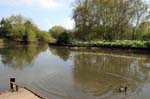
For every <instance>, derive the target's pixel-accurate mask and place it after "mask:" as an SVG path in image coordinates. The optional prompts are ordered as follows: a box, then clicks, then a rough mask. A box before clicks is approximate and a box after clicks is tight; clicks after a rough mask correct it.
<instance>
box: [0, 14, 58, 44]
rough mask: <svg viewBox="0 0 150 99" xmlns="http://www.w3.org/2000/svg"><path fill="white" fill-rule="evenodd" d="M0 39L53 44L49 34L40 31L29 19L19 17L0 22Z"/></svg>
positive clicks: (11, 17)
mask: <svg viewBox="0 0 150 99" xmlns="http://www.w3.org/2000/svg"><path fill="white" fill-rule="evenodd" d="M0 38H1V39H4V40H7V41H21V42H54V41H55V39H54V38H53V37H52V36H51V34H50V33H49V32H46V31H41V30H40V29H39V28H38V27H37V26H36V25H35V24H34V23H33V22H32V21H31V20H30V19H27V18H24V17H23V16H21V15H16V16H10V17H8V18H5V19H4V18H3V19H2V20H1V22H0Z"/></svg>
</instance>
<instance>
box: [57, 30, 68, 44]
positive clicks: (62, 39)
mask: <svg viewBox="0 0 150 99" xmlns="http://www.w3.org/2000/svg"><path fill="white" fill-rule="evenodd" d="M69 42H70V34H69V33H66V32H64V33H62V34H60V35H59V37H58V39H57V44H68V43H69Z"/></svg>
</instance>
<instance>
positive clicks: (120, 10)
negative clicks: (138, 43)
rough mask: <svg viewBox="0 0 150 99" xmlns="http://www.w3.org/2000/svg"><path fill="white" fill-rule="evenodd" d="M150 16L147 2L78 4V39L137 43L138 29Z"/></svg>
mask: <svg viewBox="0 0 150 99" xmlns="http://www.w3.org/2000/svg"><path fill="white" fill-rule="evenodd" d="M149 15H150V14H149V6H148V4H147V3H146V2H144V1H143V0H76V2H75V6H74V14H73V18H74V20H75V26H76V38H77V39H80V40H93V39H101V40H122V39H135V38H134V37H135V35H136V33H137V27H138V26H139V24H140V23H141V22H143V21H145V20H148V19H149Z"/></svg>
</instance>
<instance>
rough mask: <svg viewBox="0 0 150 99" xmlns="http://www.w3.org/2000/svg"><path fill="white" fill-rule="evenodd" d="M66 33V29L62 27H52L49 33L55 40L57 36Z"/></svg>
mask: <svg viewBox="0 0 150 99" xmlns="http://www.w3.org/2000/svg"><path fill="white" fill-rule="evenodd" d="M65 31H66V29H65V28H64V27H62V26H53V27H52V28H51V29H50V30H49V32H50V33H51V34H52V36H53V37H54V38H55V39H57V38H58V36H59V35H60V34H62V33H64V32H65Z"/></svg>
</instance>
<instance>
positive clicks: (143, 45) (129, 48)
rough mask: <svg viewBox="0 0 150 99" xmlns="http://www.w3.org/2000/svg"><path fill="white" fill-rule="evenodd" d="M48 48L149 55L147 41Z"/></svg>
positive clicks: (106, 42)
mask: <svg viewBox="0 0 150 99" xmlns="http://www.w3.org/2000/svg"><path fill="white" fill-rule="evenodd" d="M49 46H54V47H62V48H69V49H74V50H80V49H81V50H82V49H91V50H101V49H103V50H108V51H116V52H117V51H122V52H131V53H142V54H143V53H146V54H147V53H150V52H149V49H150V42H148V41H130V40H124V41H112V42H109V41H97V42H94V41H91V42H79V41H75V42H70V43H68V44H57V43H49Z"/></svg>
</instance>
